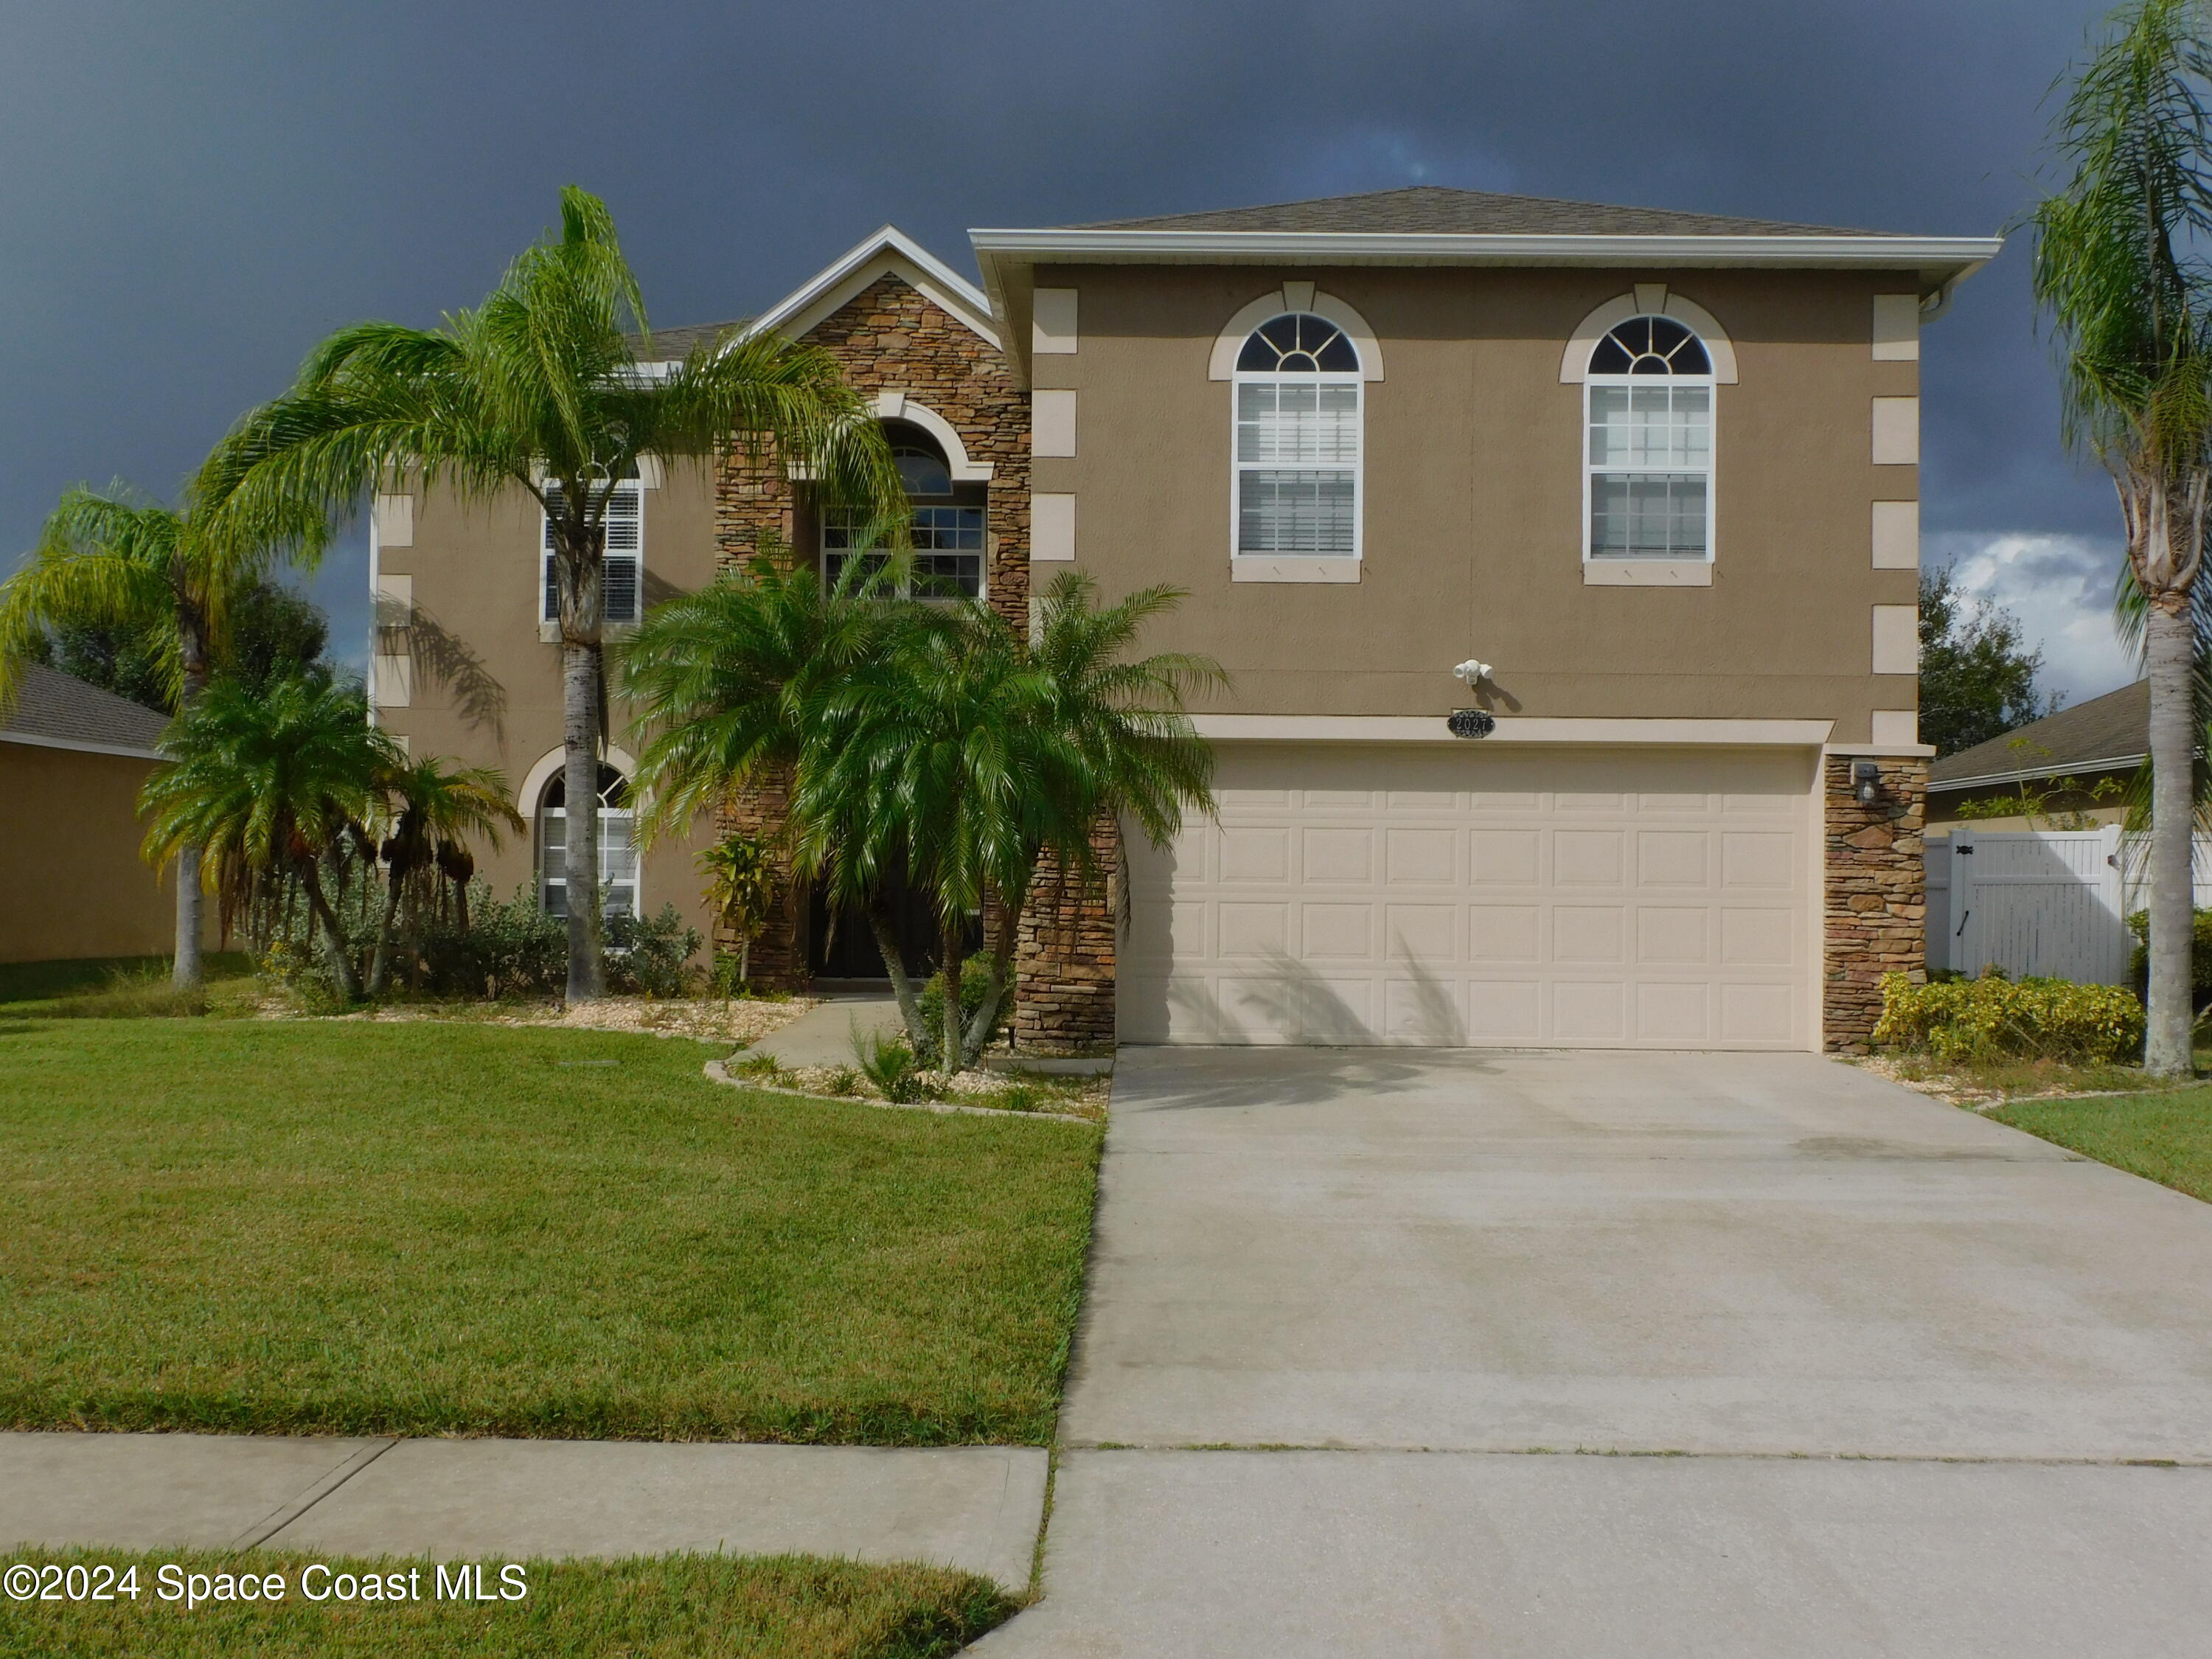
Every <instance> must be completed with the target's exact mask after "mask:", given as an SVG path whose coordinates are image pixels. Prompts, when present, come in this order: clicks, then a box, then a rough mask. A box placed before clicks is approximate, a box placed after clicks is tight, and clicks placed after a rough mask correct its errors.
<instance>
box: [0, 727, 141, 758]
mask: <svg viewBox="0 0 2212 1659" xmlns="http://www.w3.org/2000/svg"><path fill="white" fill-rule="evenodd" d="M0 743H20V744H24V745H25V746H26V747H27V748H31V749H66V750H70V751H71V752H73V753H75V754H79V755H120V756H121V757H123V758H124V759H125V760H149V761H157V760H166V759H167V758H168V757H167V756H166V755H164V754H162V753H161V750H158V749H134V748H131V747H130V746H128V745H126V744H119V743H88V742H86V741H85V740H84V739H82V738H49V737H42V736H40V734H38V733H37V732H0Z"/></svg>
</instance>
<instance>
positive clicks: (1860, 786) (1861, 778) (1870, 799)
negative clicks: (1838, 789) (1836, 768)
mask: <svg viewBox="0 0 2212 1659" xmlns="http://www.w3.org/2000/svg"><path fill="white" fill-rule="evenodd" d="M1851 793H1852V794H1853V795H1854V796H1856V797H1857V799H1858V804H1859V805H1862V806H1871V805H1874V804H1875V802H1876V801H1878V800H1880V799H1881V767H1879V766H1877V765H1876V764H1875V763H1874V762H1872V761H1853V762H1852V763H1851Z"/></svg>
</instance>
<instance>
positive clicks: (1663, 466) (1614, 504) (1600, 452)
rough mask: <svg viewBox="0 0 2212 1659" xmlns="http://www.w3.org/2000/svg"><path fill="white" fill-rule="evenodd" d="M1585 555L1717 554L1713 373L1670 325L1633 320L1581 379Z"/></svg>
mask: <svg viewBox="0 0 2212 1659" xmlns="http://www.w3.org/2000/svg"><path fill="white" fill-rule="evenodd" d="M1583 397H1584V399H1585V407H1586V410H1587V413H1588V419H1587V420H1586V421H1585V422H1584V424H1583V431H1584V434H1585V444H1584V450H1583V454H1584V489H1585V497H1586V504H1585V509H1584V513H1583V535H1584V541H1583V556H1584V557H1585V558H1588V559H1591V560H1615V559H1686V560H1708V559H1711V557H1712V553H1713V514H1712V495H1713V368H1712V360H1711V357H1710V356H1708V355H1707V353H1706V351H1705V343H1704V342H1703V341H1701V340H1699V338H1698V337H1697V336H1696V335H1695V334H1693V333H1692V332H1691V331H1689V330H1688V329H1686V328H1685V327H1684V326H1683V325H1681V324H1680V323H1678V322H1676V321H1675V320H1674V319H1673V318H1671V317H1632V318H1631V319H1629V320H1628V321H1626V322H1625V323H1623V324H1621V325H1620V326H1619V327H1618V328H1615V329H1614V330H1613V331H1612V332H1610V333H1608V334H1607V336H1606V337H1604V338H1603V339H1602V340H1600V341H1599V342H1598V343H1597V345H1596V348H1595V349H1594V350H1593V351H1592V352H1591V353H1590V361H1589V375H1588V377H1587V378H1586V380H1584V381H1583Z"/></svg>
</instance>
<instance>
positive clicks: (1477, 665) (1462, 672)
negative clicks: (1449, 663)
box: [1452, 657, 1490, 685]
mask: <svg viewBox="0 0 2212 1659" xmlns="http://www.w3.org/2000/svg"><path fill="white" fill-rule="evenodd" d="M1452 678H1454V679H1455V680H1457V681H1459V683H1460V684H1462V685H1480V684H1481V683H1482V682H1483V681H1485V680H1486V679H1488V678H1490V665H1489V664H1488V663H1486V662H1480V661H1477V660H1476V659H1474V658H1473V657H1469V658H1468V659H1467V660H1466V661H1465V662H1463V663H1462V664H1460V665H1459V666H1458V667H1456V668H1455V669H1453V670H1452Z"/></svg>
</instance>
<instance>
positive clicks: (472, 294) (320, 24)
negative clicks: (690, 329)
mask: <svg viewBox="0 0 2212 1659" xmlns="http://www.w3.org/2000/svg"><path fill="white" fill-rule="evenodd" d="M2100 10H2101V7H2100V6H2096V5H2090V4H2083V3H2059V0H1951V3H1948V4H1945V5H1942V6H1940V7H1931V6H1928V5H1925V4H1923V3H1909V0H1845V3H1843V4H1839V5H1832V6H1826V7H1778V6H1772V5H1765V4H1755V3H1751V0H1727V3H1723V0H1702V3H1700V0H1681V3H1677V4H1675V5H1674V6H1671V7H1665V8H1654V7H1641V6H1630V5H1626V4H1588V3H1585V4H1581V5H1560V4H1539V3H1534V0H1529V3H1517V0H1470V3H1461V4H1458V5H1454V6H1439V5H1432V4H1429V5H1417V4H1411V3H1403V0H1379V3H1370V4H1368V5H1365V6H1363V7H1357V8H1346V7H1342V6H1336V5H1329V6H1324V5H1321V4H1317V3H1312V0H1304V3H1301V0H1270V3H1266V4H1260V3H1253V0H1208V3H1206V4H1204V5H1197V6H1194V5H1190V4H1188V3H1187V0H1186V3H1176V4H1166V3H1128V4H1119V5H1114V4H1109V5H1103V6H1102V5H1098V4H1096V3H1088V4H1073V3H1062V0H1044V3H1022V4H1012V3H964V4H963V3H955V4H950V5H940V6H937V7H927V8H916V7H912V6H890V5H885V4H872V3H858V0H826V3H817V4H812V5H808V6H805V7H794V6H765V5H730V4H722V5H714V6H707V5H699V4H676V3H668V0H661V3H650V0H649V3H643V4H636V5H631V6H628V7H622V8H615V9H609V8H606V7H605V6H599V5H581V4H577V3H574V0H541V3H534V4H530V5H520V4H502V3H478V4H473V5H453V4H451V3H446V4H441V5H435V6H434V5H430V4H427V3H421V0H393V3H386V4H380V5H377V6H374V7H370V6H362V5H358V4H355V5H347V4H343V3H341V4H336V5H325V6H299V5H296V4H277V3H273V0H210V3H204V4H200V5H196V6H191V7H179V6H174V5H161V4H155V3H128V0H105V3H102V0H82V3H77V4H73V5H70V6H66V7H58V6H33V5H30V4H27V3H21V0H18V3H15V4H14V5H11V6H9V8H8V16H7V21H8V32H9V44H10V47H11V50H10V51H9V52H8V53H7V54H6V55H5V56H4V58H0V145H4V148H5V153H6V154H7V155H8V158H9V166H8V167H6V168H5V169H4V170H0V224H4V225H5V226H6V235H5V237H4V239H0V301H4V302H5V307H6V309H5V315H6V316H7V318H8V319H9V320H8V323H7V325H5V326H4V328H0V384H4V385H5V386H6V388H7V396H6V398H5V399H4V402H0V444H4V446H5V449H4V453H6V454H7V455H8V456H9V461H10V465H9V468H8V470H7V471H6V473H5V475H4V476H0V532H4V533H5V534H6V535H7V536H8V537H9V538H12V540H13V542H14V544H15V548H18V549H20V548H22V547H26V546H27V545H28V544H29V543H30V541H31V538H33V535H34V534H35V532H36V528H37V525H38V522H39V520H40V517H41V515H42V514H43V513H44V512H45V511H46V507H48V506H50V505H51V503H52V500H53V498H54V496H55V495H56V494H57V493H58V491H59V489H61V488H62V487H63V485H64V484H66V483H69V482H70V481H72V480H74V479H78V478H91V479H94V480H103V479H105V478H106V477H110V476H112V475H114V474H117V473H123V474H126V475H128V476H130V477H133V478H135V479H137V481H139V482H140V483H143V484H146V485H148V486H149V487H154V488H167V487H169V486H171V485H173V483H174V482H175V481H176V480H177V479H178V478H179V477H182V476H183V475H184V474H185V472H186V471H188V470H189V468H190V466H191V464H192V462H193V461H194V460H195V459H197V457H198V455H199V454H201V453H204V450H205V448H206V447H207V445H208V444H209V443H210V441H212V440H213V439H214V438H215V437H216V435H218V434H219V433H220V432H221V431H222V428H223V427H224V426H225V425H226V424H227V423H228V422H229V421H230V420H232V419H233V418H234V417H235V416H237V414H238V413H239V412H240V410H243V409H245V408H246V406H248V405H249V404H252V403H253V402H254V401H256V400H257V399H258V398H263V397H266V396H268V395H270V393H272V392H275V391H276V390H277V389H279V388H280V387H281V386H283V382H284V380H285V379H286V378H287V376H288V375H289V373H290V371H291V370H292V368H294V367H295V364H296V363H297V362H298V360H299V358H300V356H301V354H302V353H303V352H304V351H305V350H306V349H307V347H308V345H309V344H311V343H313V340H314V339H315V338H316V337H318V336H319V335H320V334H321V333H322V332H324V331H326V330H327V329H329V328H331V327H332V326H334V325H337V324H339V323H342V322H345V321H348V320H351V319H356V318H360V317H364V316H386V317H392V318H397V319H403V320H409V321H415V322H428V321H430V320H432V319H435V317H436V316H437V314H438V313H440V312H441V310H445V309H448V308H451V307H455V306H459V305H464V304H467V303H470V302H471V301H474V300H475V299H477V297H478V296H480V295H482V293H483V291H484V289H486V288H487V287H489V284H490V283H492V282H493V281H494V280H495V278H496V276H497V275H498V271H499V269H500V267H501V264H502V263H503V261H504V260H505V259H506V258H507V257H508V256H509V255H510V254H512V253H513V252H514V251H515V250H516V249H517V248H518V247H520V246H521V245H522V244H523V243H524V242H525V241H526V240H527V239H528V238H529V237H530V236H531V235H532V234H535V233H536V231H537V230H538V228H540V227H541V226H543V225H544V224H545V223H546V222H548V221H549V220H550V217H551V216H552V212H553V205H554V204H553V197H554V191H555V190H556V187H557V186H558V185H561V184H562V183H563V182H566V181H568V180H571V179H573V180H575V181H577V182H580V183H582V184H586V185H589V186H591V187H592V188H593V189H595V190H597V191H600V192H601V193H602V194H604V195H605V196H606V197H608V198H609V199H610V200H611V202H612V204H614V206H615V208H616V210H617V216H618V217H619V221H620V222H621V224H622V226H623V233H624V237H625V240H626V242H627V244H628V246H629V248H630V251H631V253H632V256H633V258H634V259H635V263H636V264H637V265H638V266H639V269H640V270H641V273H642V274H643V276H644V278H645V281H646V283H647V295H648V297H649V298H650V299H651V300H652V302H653V307H654V313H655V317H656V319H657V320H659V321H661V322H664V323H674V322H690V321H700V320H705V319H718V318H722V317H727V316H732V315H736V314H741V313H744V312H746V311H749V310H752V309H756V308H757V307H759V306H761V305H763V304H764V303H765V302H767V301H769V300H771V299H773V298H774V297H775V296H776V295H778V294H780V293H781V292H782V291H784V290H785V289H787V288H788V287H790V286H791V285H793V283H796V282H798V281H799V280H801V279H802V278H803V277H804V276H805V275H806V274H807V273H808V272H810V271H811V270H814V269H816V268H817V267H818V266H819V265H820V264H822V263H823V262H824V261H825V260H826V259H828V258H830V257H832V256H834V255H835V254H836V252H839V251H841V250H842V248H844V247H846V246H848V245H850V244H851V243H852V242H853V241H854V240H857V238H858V237H859V236H860V235H861V234H863V233H865V232H866V230H868V229H870V228H872V227H873V226H874V225H876V224H877V223H878V222H882V221H884V220H886V219H888V220H893V221H896V222H898V223H899V224H901V225H902V226H903V227H904V228H907V229H908V230H910V231H912V232H914V233H915V234H917V235H919V236H921V238H922V240H924V241H926V242H927V243H928V244H929V245H930V246H933V247H934V248H936V249H937V250H939V252H941V253H943V254H944V255H945V257H947V258H951V259H952V260H953V261H954V262H955V263H956V264H963V265H964V264H966V263H967V256H966V249H965V246H964V242H963V233H964V231H965V229H966V228H968V227H969V226H971V225H979V224H1000V225H1006V224H1023V223H1028V224H1053V223H1064V222H1076V221H1082V220H1089V219H1100V218H1108V217H1112V216H1118V215H1130V214H1139V213H1149V212H1168V211H1177V210H1191V209H1198V208H1205V207H1216V206H1225V205H1231V204H1240V203H1247V202H1257V201H1267V200H1271V199H1280V198H1285V197H1296V196H1300V195H1310V194H1320V193H1327V192H1331V191H1351V190H1361V189H1374V188H1382V187H1385V186H1389V185H1396V184H1402V183H1407V182H1413V181H1426V182H1433V183H1441V184H1450V185H1465V186H1471V187H1475V188H1493V189H1510V190H1522V191H1533V192H1537V193H1541V194H1547V195H1556V196H1568V197H1588V198H1592V199H1596V200H1607V201H1627V202H1638V203H1647V204H1656V205H1663V206H1672V207H1682V208H1692V209H1701V210H1711V211H1717V212H1728V213H1743V214H1753V215H1769V216H1779V217H1788V218H1792V219H1803V220H1812V221H1816V222H1831V223H1838V224H1850V225H1869V226H1876V227H1882V228H1898V229H1904V230H1924V231H1939V232H1964V233H1981V232H1987V231H1990V230H1992V229H1995V228H1997V227H1998V226H2000V225H2001V224H2002V223H2003V222H2006V221H2007V220H2008V218H2009V217H2010V216H2013V215H2014V214H2015V213H2016V212H2017V211H2018V210H2020V209H2021V207H2022V206H2023V205H2024V204H2026V203H2027V202H2028V201H2029V200H2030V199H2032V192H2031V189H2030V184H2029V174H2030V173H2031V171H2032V169H2033V167H2034V164H2035V149H2036V145H2037V143H2038V139H2039V134H2040V132H2041V131H2042V128H2043V125H2044V120H2045V112H2044V111H2042V110H2039V107H2038V104H2039V100H2040V99H2041V98H2042V96H2043V94H2044V93H2045V88H2047V86H2048V85H2049V84H2050V82H2051V80H2052V78H2053V76H2056V75H2057V73H2058V72H2059V71H2060V70H2062V69H2063V66H2064V65H2065V64H2066V63H2067V62H2068V60H2069V58H2071V57H2073V56H2074V55H2075V54H2076V53H2077V52H2078V51H2079V50H2080V48H2081V43H2082V40H2083V38H2084V31H2085V29H2086V27H2087V25H2088V24H2089V23H2090V21H2092V20H2093V18H2094V17H2095V16H2096V15H2098V13H2099V12H2100ZM2024 255H2025V248H2024V246H2015V248H2014V249H2013V250H2011V251H2009V252H2008V253H2007V254H2006V256H2005V257H2004V258H2003V259H2002V260H2001V261H1999V262H1998V264H1996V266H1995V267H1993V268H1992V269H1991V270H1990V271H1988V272H1985V273H1984V275H1983V276H1979V277H1978V278H1976V279H1975V280H1974V281H1973V282H1972V283H1969V284H1968V285H1967V286H1966V288H1965V289H1962V290H1961V293H1960V300H1959V302H1958V304H1957V306H1956V307H1954V311H1953V313H1952V314H1951V315H1950V316H1949V317H1948V318H1947V319H1945V320H1944V321H1943V322H1942V325H1940V326H1938V327H1937V328H1936V329H1934V330H1932V331H1930V333H1929V337H1928V340H1927V356H1926V362H1925V364H1924V368H1925V370H1926V377H1925V378H1926V386H1925V391H1926V398H1927V410H1926V413H1927V430H1928V453H1927V466H1926V475H1925V481H1924V482H1925V490H1924V493H1925V498H1926V503H1927V506H1926V513H1927V521H1928V524H1929V527H1930V528H1931V530H1934V531H1937V532H1942V531H1957V532H1983V533H1985V534H1991V535H1994V534H1997V533H2000V532H2003V533H2017V534H2030V533H2033V534H2041V535H2075V536H2095V535H2099V534H2103V533H2107V532H2109V530H2110V527H2111V520H2112V508H2111V505H2110V497H2109V494H2108V492H2107V491H2106V489H2105V488H2104V486H2103V485H2102V484H2101V483H2100V481H2098V480H2097V479H2095V478H2093V477H2084V476H2083V475H2082V474H2081V471H2080V470H2079V469H2077V468H2076V467H2075V466H2074V465H2072V464H2071V463H2070V462H2069V461H2068V459H2066V458H2065V456H2064V455H2063V453H2062V452H2061V450H2060V447H2059V445H2058V441H2057V398H2056V394H2055V391H2054V386H2053V380H2052V376H2051V369H2050V366H2049V362H2048V360H2047V356H2046V354H2045V350H2044V349H2043V348H2042V346H2041V345H2040V344H2039V343H2038V341H2037V340H2036V338H2035V336H2034V333H2033V327H2032V319H2031V317H2030V311H2029V305H2028V298H2027V285H2026V281H2025V275H2024V270H2023V266H2024V264H2025V258H2024ZM359 586H360V583H359V581H358V579H357V572H356V571H355V570H354V569H352V568H351V567H350V566H344V567H342V568H341V569H339V570H337V571H334V572H332V573H331V577H330V578H329V579H328V580H325V582H324V583H322V584H320V587H321V591H323V592H325V595H326V596H327V597H330V598H332V599H337V598H339V597H344V598H346V599H349V601H351V602H352V610H351V611H350V613H349V614H346V615H343V616H341V617H340V618H339V622H340V625H341V627H342V628H343V629H346V630H348V637H351V636H352V635H356V634H358V632H359V631H360V629H362V627H364V626H365V623H366V617H365V613H364V611H363V607H362V605H361V604H360V603H359V602H358V599H357V596H358V589H359Z"/></svg>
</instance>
